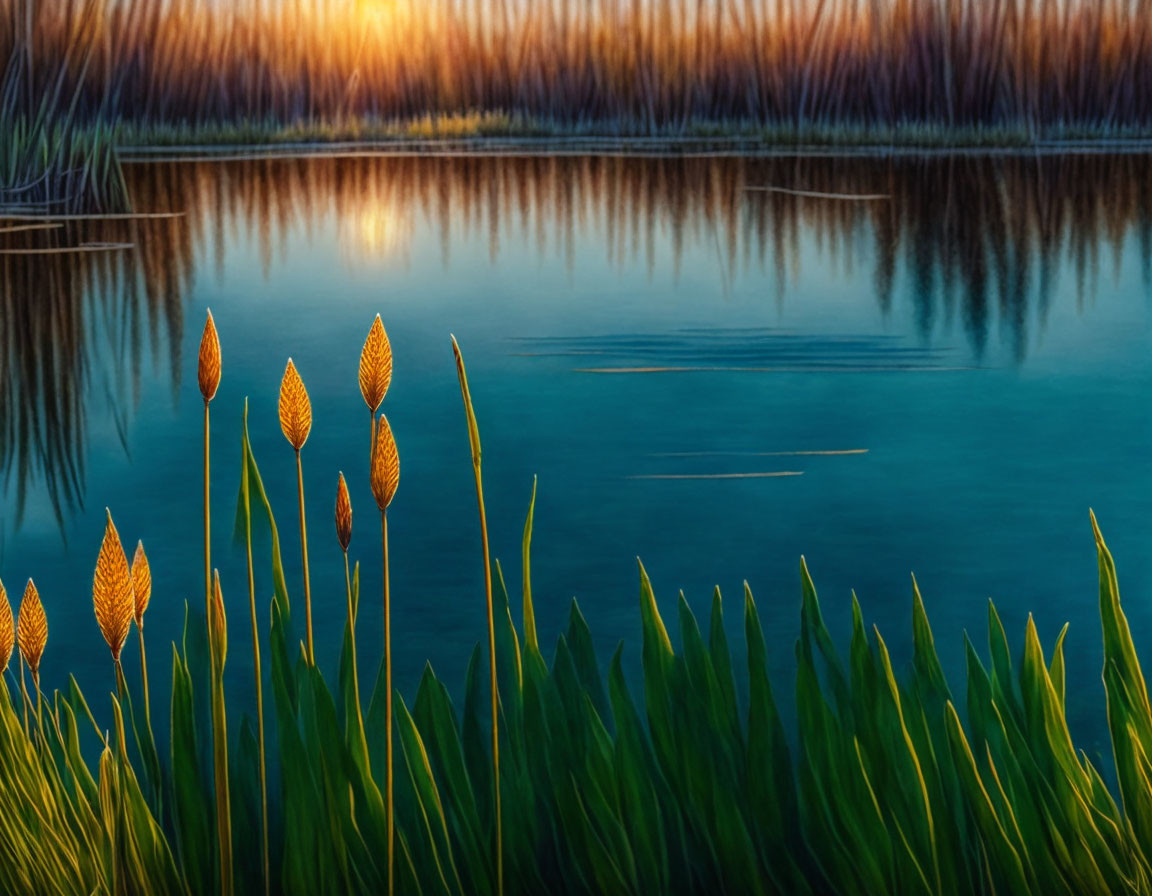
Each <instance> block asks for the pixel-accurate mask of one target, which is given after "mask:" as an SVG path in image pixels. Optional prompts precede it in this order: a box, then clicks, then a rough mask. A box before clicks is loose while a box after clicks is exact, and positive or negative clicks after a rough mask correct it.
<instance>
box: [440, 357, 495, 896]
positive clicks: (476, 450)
mask: <svg viewBox="0 0 1152 896" xmlns="http://www.w3.org/2000/svg"><path fill="white" fill-rule="evenodd" d="M452 353H453V354H454V355H455V356H456V376H457V378H458V379H459V380H460V395H461V397H462V399H463V401H464V414H465V416H466V417H467V419H468V442H469V445H470V447H471V451H472V472H473V475H474V477H475V480H476V504H477V507H478V508H479V513H480V546H481V549H482V550H483V553H484V596H485V599H486V600H487V605H488V663H489V679H490V681H489V683H490V686H491V689H492V778H493V791H494V801H495V810H496V812H495V814H496V891H497V893H499V894H501V896H503V893H504V824H503V816H502V813H501V811H500V728H499V720H500V690H499V687H498V682H497V676H496V623H495V619H494V616H493V612H492V562H491V558H490V554H489V549H488V518H487V515H486V514H485V511H484V477H483V475H482V473H481V470H480V458H481V452H480V429H479V427H478V426H477V424H476V411H475V409H474V408H473V407H472V393H471V392H470V391H469V389H468V374H467V372H466V371H465V370H464V357H463V355H461V354H460V346H459V345H458V344H457V343H456V337H455V336H453V337H452Z"/></svg>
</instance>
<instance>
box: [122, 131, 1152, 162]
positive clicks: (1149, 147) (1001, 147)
mask: <svg viewBox="0 0 1152 896" xmlns="http://www.w3.org/2000/svg"><path fill="white" fill-rule="evenodd" d="M117 153H118V155H119V157H120V161H121V162H123V163H126V164H133V163H144V162H163V161H195V160H211V161H242V160H250V159H264V158H283V159H291V158H303V157H319V158H364V157H384V158H386V157H398V158H404V157H416V156H427V157H441V158H449V157H453V156H497V155H505V156H583V155H596V156H622V157H630V158H707V157H712V156H745V157H748V158H792V157H806V158H812V157H865V158H868V157H891V156H957V157H962V156H992V155H1000V156H1052V155H1087V154H1100V155H1114V154H1141V155H1142V154H1145V153H1152V136H1150V137H1139V138H1099V139H1075V140H1072V139H1068V140H1061V139H1053V140H1037V141H1034V142H1031V143H1019V142H1002V143H996V142H985V143H978V142H965V141H957V142H955V143H948V142H947V141H944V142H941V143H934V142H933V143H917V142H915V141H911V140H905V141H901V140H899V139H894V140H893V141H891V142H887V143H884V142H867V143H863V142H855V143H853V142H845V143H843V144H834V143H827V142H812V143H783V142H773V141H770V140H765V139H751V138H746V137H729V138H724V137H590V136H580V137H469V138H464V139H461V138H443V139H411V138H389V139H375V140H338V141H324V140H293V141H276V140H274V141H269V142H235V143H233V142H224V141H218V142H206V143H197V142H188V143H183V144H171V145H169V144H162V145H161V144H133V145H121V146H119V147H118V149H117Z"/></svg>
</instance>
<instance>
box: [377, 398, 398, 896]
mask: <svg viewBox="0 0 1152 896" xmlns="http://www.w3.org/2000/svg"><path fill="white" fill-rule="evenodd" d="M371 478H372V494H373V496H374V497H375V498H376V506H377V507H378V508H379V509H380V537H381V541H382V543H383V546H384V695H385V701H384V718H385V730H384V739H385V740H384V742H385V744H387V747H386V749H385V760H384V761H385V764H386V766H387V768H386V769H385V789H386V790H387V797H386V799H387V805H388V892H389V893H390V894H391V893H392V892H394V886H395V861H394V854H393V841H394V840H395V836H394V827H395V818H394V816H393V812H392V606H391V603H392V602H391V594H390V591H389V585H388V505H389V504H391V503H392V499H393V498H394V497H396V489H397V488H398V487H399V485H400V455H399V454H398V453H397V451H396V439H395V438H393V436H392V427H391V426H389V425H388V418H387V417H385V416H384V415H383V414H381V415H380V421H379V423H378V424H377V426H376V433H375V437H374V438H373V439H372V477H371Z"/></svg>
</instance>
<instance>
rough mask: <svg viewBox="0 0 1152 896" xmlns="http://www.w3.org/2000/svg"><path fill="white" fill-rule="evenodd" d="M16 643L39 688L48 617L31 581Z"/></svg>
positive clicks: (27, 586)
mask: <svg viewBox="0 0 1152 896" xmlns="http://www.w3.org/2000/svg"><path fill="white" fill-rule="evenodd" d="M16 643H17V644H19V645H20V656H21V657H22V658H23V660H24V662H25V663H27V664H28V669H29V671H30V672H31V673H32V681H33V682H35V683H36V685H37V688H39V681H40V660H41V659H42V658H43V656H44V647H45V646H46V645H47V644H48V617H47V616H45V615H44V605H43V604H42V603H40V592H39V591H37V590H36V583H35V582H33V581H32V580H31V579H29V580H28V584H27V585H26V586H25V588H24V597H23V598H22V599H21V600H20V613H19V615H18V618H17V621H16Z"/></svg>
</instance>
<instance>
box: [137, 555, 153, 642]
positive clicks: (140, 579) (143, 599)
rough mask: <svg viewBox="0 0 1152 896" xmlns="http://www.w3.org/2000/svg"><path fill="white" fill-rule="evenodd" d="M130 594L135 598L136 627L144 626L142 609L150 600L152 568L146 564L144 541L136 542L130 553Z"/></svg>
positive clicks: (146, 607)
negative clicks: (133, 550) (133, 552)
mask: <svg viewBox="0 0 1152 896" xmlns="http://www.w3.org/2000/svg"><path fill="white" fill-rule="evenodd" d="M132 594H133V596H134V597H135V600H136V606H135V614H134V615H135V617H136V627H137V628H143V627H144V611H145V610H147V609H148V603H149V601H151V600H152V568H151V567H150V566H149V565H148V555H147V554H145V553H144V542H142V541H138V542H136V553H135V554H133V555H132Z"/></svg>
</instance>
